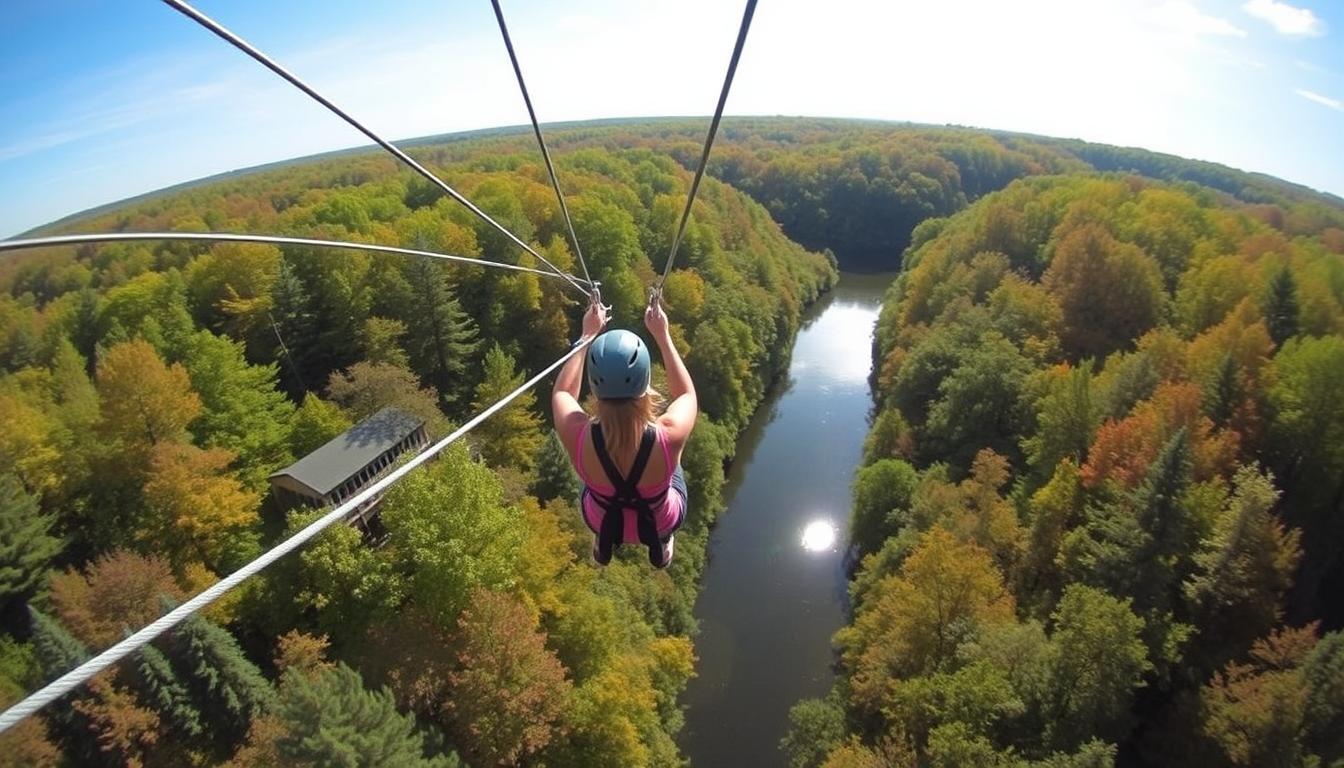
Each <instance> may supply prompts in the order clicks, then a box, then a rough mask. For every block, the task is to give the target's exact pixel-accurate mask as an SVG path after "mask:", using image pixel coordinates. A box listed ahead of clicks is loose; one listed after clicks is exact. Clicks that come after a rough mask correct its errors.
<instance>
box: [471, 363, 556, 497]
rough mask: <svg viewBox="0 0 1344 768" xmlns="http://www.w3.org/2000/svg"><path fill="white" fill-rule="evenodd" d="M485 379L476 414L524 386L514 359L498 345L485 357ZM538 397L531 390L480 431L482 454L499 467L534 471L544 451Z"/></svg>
mask: <svg viewBox="0 0 1344 768" xmlns="http://www.w3.org/2000/svg"><path fill="white" fill-rule="evenodd" d="M484 374H485V376H484V378H483V379H482V380H481V383H480V384H478V385H477V386H476V399H475V400H474V401H473V403H472V410H474V411H483V410H485V409H486V408H489V407H490V406H491V405H493V404H494V403H495V402H496V401H498V400H500V399H501V398H503V397H504V396H506V395H508V394H509V393H510V392H512V391H514V390H515V389H517V388H518V387H519V386H521V385H522V383H523V380H524V377H523V374H522V373H519V372H517V370H516V369H515V367H514V363H513V358H512V357H510V356H509V355H507V354H505V352H504V350H502V349H500V347H499V345H498V344H495V345H493V346H491V347H490V351H488V352H486V353H485V366H484ZM536 407H537V395H536V393H535V392H533V391H531V390H528V391H527V392H524V393H522V394H521V395H519V396H518V397H516V398H514V400H513V402H511V403H509V404H508V405H507V406H505V407H504V408H502V409H500V411H499V412H497V413H496V414H495V415H493V416H491V417H490V418H489V419H486V420H485V421H484V422H482V423H481V425H480V426H479V427H477V428H476V436H477V438H478V439H479V440H480V446H481V453H482V454H483V455H484V456H485V460H486V462H487V463H489V464H491V465H492V466H496V467H516V468H518V469H521V470H523V471H524V472H526V471H527V470H529V469H531V468H532V460H533V459H534V458H536V455H537V449H538V448H540V447H541V441H542V437H541V419H540V418H538V417H537V414H536Z"/></svg>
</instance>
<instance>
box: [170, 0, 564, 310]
mask: <svg viewBox="0 0 1344 768" xmlns="http://www.w3.org/2000/svg"><path fill="white" fill-rule="evenodd" d="M163 2H165V3H167V4H168V5H169V6H171V7H173V8H174V9H176V10H178V11H180V12H181V13H182V14H183V15H185V16H187V17H189V18H191V19H192V20H193V21H195V22H196V23H198V24H200V25H201V26H203V27H205V28H206V29H208V30H210V31H211V32H213V33H214V34H215V35H217V36H219V37H220V38H221V39H223V40H224V41H225V42H227V43H229V44H230V45H232V46H233V47H235V48H237V49H238V50H240V51H242V52H243V53H246V54H247V55H248V56H251V57H252V58H253V59H256V60H257V62H258V63H260V64H261V65H262V66H264V67H266V68H267V69H269V70H271V71H272V72H274V73H275V74H277V75H279V76H280V77H283V78H284V79H285V80H288V81H289V83H290V84H291V85H293V86H294V87H295V88H298V89H299V90H301V91H303V92H304V93H306V94H308V95H309V96H311V97H312V98H313V100H314V101H316V102H317V103H319V104H321V105H322V106H324V107H326V108H327V109H329V110H331V111H332V112H334V113H335V114H336V115H337V116H338V117H340V118H341V119H342V120H344V121H345V122H347V123H349V124H350V125H351V126H353V127H354V128H355V129H356V130H358V131H359V132H360V133H363V134H364V135H365V136H368V137H369V138H370V139H372V140H373V141H374V142H375V143H376V144H378V146H380V147H382V148H383V149H385V150H387V151H388V152H390V153H392V155H393V156H395V157H396V158H397V159H398V160H401V161H402V162H403V163H406V164H407V165H409V166H410V167H411V168H413V169H414V170H415V171H416V172H417V173H419V174H420V175H421V176H423V177H425V178H426V179H428V180H429V181H430V182H431V183H433V184H434V185H436V186H437V187H438V188H439V189H442V190H443V191H444V192H446V193H447V194H448V195H449V196H450V197H452V198H453V199H454V200H456V201H457V202H459V203H461V204H462V205H464V206H466V207H467V209H468V210H470V211H471V212H472V213H474V214H476V215H477V216H479V217H481V220H483V221H485V222H486V223H487V224H490V225H491V226H493V227H494V228H495V229H497V230H499V232H500V233H501V234H503V235H504V236H505V237H507V238H509V239H510V240H512V241H513V242H514V244H516V245H517V246H518V247H519V248H522V249H523V250H524V251H527V252H528V253H530V254H532V255H533V256H535V257H536V258H538V259H540V260H541V263H543V264H545V265H546V266H548V267H550V268H551V269H553V270H555V273H556V274H558V275H560V276H562V277H564V278H565V279H566V280H568V281H569V282H570V283H572V284H573V285H574V287H575V288H578V289H579V290H580V291H583V293H584V295H588V293H589V290H588V289H587V288H584V287H583V286H582V285H579V283H578V280H577V278H575V277H573V276H572V275H570V274H568V273H566V272H564V271H563V270H561V269H560V268H558V267H556V266H555V265H554V264H552V263H551V262H550V261H548V260H547V259H546V257H545V256H542V255H541V254H540V253H537V251H536V249H534V248H533V247H532V246H530V245H528V244H527V243H525V242H523V241H522V240H520V239H518V236H517V235H515V234H513V233H512V232H510V231H509V230H508V228H506V227H505V226H504V225H503V224H500V223H499V222H497V221H495V220H494V219H492V218H490V216H489V214H487V213H486V212H485V211H483V210H481V209H480V208H477V207H476V205H475V204H473V203H472V202H471V201H470V200H468V199H467V198H465V197H463V196H462V194H461V193H459V192H458V191H457V190H455V189H453V188H452V187H450V186H448V184H447V182H445V181H443V180H442V179H440V178H439V177H438V176H436V175H434V174H433V173H432V172H431V171H430V170H429V169H428V168H425V167H424V166H423V165H421V164H420V163H418V162H416V161H415V160H414V159H412V158H411V156H410V155H408V154H406V153H405V152H403V151H401V150H400V149H398V148H397V147H396V146H395V145H393V144H392V143H391V142H389V141H387V140H386V139H384V138H382V137H381V136H379V135H378V134H376V133H374V132H373V131H371V130H369V129H368V128H365V127H364V125H363V124H362V123H360V122H359V121H358V120H356V119H355V118H353V117H351V116H350V115H349V114H347V113H346V112H345V111H344V110H342V109H341V108H340V107H338V106H336V105H335V104H333V103H331V102H330V101H328V100H327V99H326V97H324V96H323V95H322V94H320V93H318V92H317V91H315V90H313V88H312V87H311V86H309V85H308V84H307V83H305V82H303V81H302V80H300V79H299V78H298V77H297V76H295V75H293V74H292V73H290V72H289V70H287V69H285V68H284V67H282V66H280V65H279V64H277V63H276V62H275V61H274V60H272V59H271V58H270V57H269V56H267V55H266V54H264V53H262V52H261V51H259V50H257V49H256V48H254V47H253V46H252V45H251V44H250V43H248V42H247V41H246V40H243V39H242V38H241V37H238V36H237V35H235V34H234V33H232V32H230V31H229V30H227V29H225V28H224V26H223V25H221V24H220V23H219V22H217V21H215V20H214V19H212V18H210V17H209V16H206V15H205V14H204V13H201V12H200V11H198V10H196V9H195V8H193V7H192V6H191V5H189V4H188V3H186V2H185V0H163Z"/></svg>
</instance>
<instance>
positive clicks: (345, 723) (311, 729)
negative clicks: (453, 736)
mask: <svg viewBox="0 0 1344 768" xmlns="http://www.w3.org/2000/svg"><path fill="white" fill-rule="evenodd" d="M276 714H277V715H278V717H279V719H280V722H281V723H282V727H283V730H282V732H281V733H280V734H279V735H278V738H276V740H275V746H276V747H277V751H278V752H279V755H280V756H281V757H283V758H284V759H285V760H287V761H297V762H298V763H299V764H300V765H313V766H340V767H341V768H372V766H396V767H397V768H456V766H458V765H460V763H459V762H458V760H457V758H456V756H454V755H445V756H436V757H428V756H426V747H427V744H426V743H425V738H424V736H423V735H422V734H421V732H420V730H419V728H418V726H417V724H416V722H415V718H414V717H412V716H409V715H403V714H402V713H400V712H398V711H397V706H396V703H395V702H394V701H393V699H392V694H391V693H390V692H389V691H388V690H387V689H386V688H384V689H381V690H377V691H371V690H368V689H366V688H365V687H364V681H363V680H362V679H361V678H360V675H359V673H358V672H356V671H355V670H353V669H351V668H350V667H347V666H346V665H344V664H337V665H336V666H335V667H333V668H330V669H326V670H322V671H320V672H317V673H315V674H303V673H301V672H298V671H297V670H295V671H290V672H287V673H286V674H285V676H284V678H283V680H282V682H281V686H280V695H279V697H278V702H277V704H276Z"/></svg>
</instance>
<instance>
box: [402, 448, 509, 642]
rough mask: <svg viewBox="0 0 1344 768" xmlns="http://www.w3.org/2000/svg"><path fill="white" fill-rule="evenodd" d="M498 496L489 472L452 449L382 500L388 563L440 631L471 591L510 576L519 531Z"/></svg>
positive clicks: (496, 586) (495, 585)
mask: <svg viewBox="0 0 1344 768" xmlns="http://www.w3.org/2000/svg"><path fill="white" fill-rule="evenodd" d="M501 493H502V490H501V488H500V484H499V479H498V478H497V477H496V476H495V474H494V473H493V472H491V471H490V469H489V468H488V467H486V466H485V465H484V464H480V463H477V462H475V461H472V460H471V458H470V456H468V454H467V451H466V449H465V448H464V447H462V446H460V444H455V445H452V446H449V447H448V448H447V449H446V450H444V451H443V453H441V454H440V455H439V460H438V461H437V462H435V463H434V464H433V465H431V466H429V467H426V468H425V469H424V471H420V472H415V473H412V474H410V475H407V476H406V478H405V479H403V480H402V481H401V482H399V483H397V485H395V486H394V487H393V488H391V489H390V490H389V491H388V493H387V496H386V497H385V498H384V501H383V523H384V524H385V525H386V526H387V530H388V534H389V536H390V540H389V548H390V555H391V557H392V560H393V562H394V563H395V564H396V567H397V568H398V569H399V570H400V571H401V572H402V573H405V574H408V580H407V584H408V589H409V591H410V593H411V594H414V595H415V596H416V602H417V603H419V604H420V605H421V606H422V607H423V608H424V609H425V610H426V611H427V612H428V613H429V614H430V615H431V616H432V617H433V618H434V619H435V620H436V621H438V622H439V623H440V624H441V625H443V626H451V625H452V623H453V622H455V621H456V620H457V616H458V614H460V613H461V612H462V610H463V609H464V608H465V607H466V605H467V600H468V598H469V596H470V594H471V592H472V590H473V588H475V587H485V588H488V589H489V588H494V589H500V588H504V587H506V586H508V585H510V584H512V583H513V582H514V580H515V578H516V574H517V572H518V557H519V550H520V548H521V546H522V542H523V539H524V537H525V536H526V535H527V532H526V526H525V524H524V521H523V520H522V519H521V518H520V516H519V515H518V514H517V513H516V511H515V510H513V509H510V508H508V507H505V506H504V504H503V502H502V499H501Z"/></svg>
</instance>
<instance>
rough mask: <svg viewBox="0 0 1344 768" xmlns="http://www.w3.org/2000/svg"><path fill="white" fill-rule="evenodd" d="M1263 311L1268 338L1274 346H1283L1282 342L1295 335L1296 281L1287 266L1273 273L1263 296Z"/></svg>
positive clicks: (1296, 327) (1296, 322)
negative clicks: (1266, 291)
mask: <svg viewBox="0 0 1344 768" xmlns="http://www.w3.org/2000/svg"><path fill="white" fill-rule="evenodd" d="M1264 310H1265V326H1266V327H1268V328H1269V337H1270V338H1271V339H1273V340H1274V344H1275V345H1276V346H1280V347H1281V346H1283V343H1284V342H1286V341H1288V339H1291V338H1292V337H1294V336H1296V335H1297V329H1298V314H1299V310H1298V306H1297V281H1296V280H1295V279H1294V278H1293V272H1292V270H1290V269H1289V268H1288V265H1287V264H1285V265H1283V267H1281V268H1280V269H1279V271H1278V272H1275V273H1274V279H1273V280H1271V281H1270V283H1269V292H1268V293H1267V294H1266V296H1265V302H1264Z"/></svg>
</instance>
